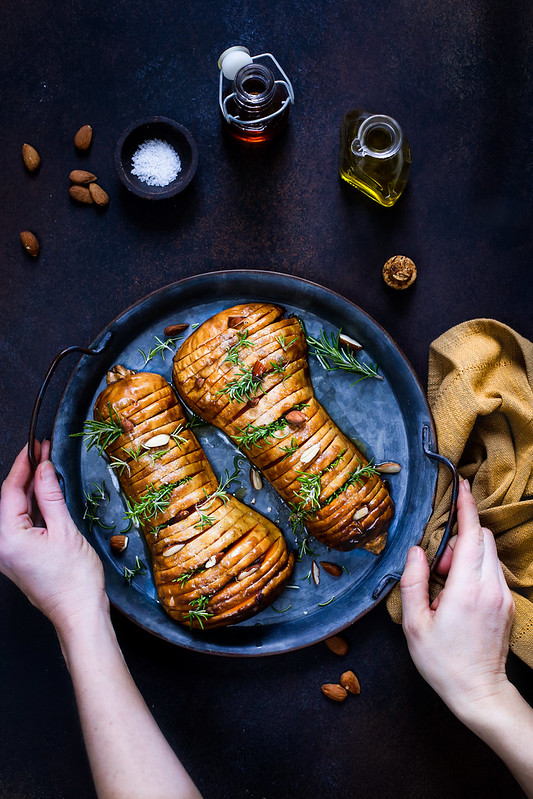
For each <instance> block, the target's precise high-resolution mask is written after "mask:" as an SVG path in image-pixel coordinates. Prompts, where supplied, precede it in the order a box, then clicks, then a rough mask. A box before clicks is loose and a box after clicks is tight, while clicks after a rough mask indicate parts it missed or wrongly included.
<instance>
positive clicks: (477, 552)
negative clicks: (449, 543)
mask: <svg viewBox="0 0 533 799" xmlns="http://www.w3.org/2000/svg"><path fill="white" fill-rule="evenodd" d="M457 531H458V532H457V543H456V544H455V548H454V551H453V557H452V561H451V565H450V572H449V575H448V584H449V585H450V586H453V585H457V586H458V587H461V588H464V586H465V585H468V584H470V583H471V581H472V577H473V576H476V575H477V577H478V578H479V577H480V576H481V569H482V566H483V557H484V552H485V545H484V535H483V531H482V529H481V525H480V523H479V516H478V512H477V507H476V503H475V500H474V497H473V496H472V494H471V491H470V486H469V484H468V481H467V480H462V481H461V484H460V486H459V496H458V499H457Z"/></svg>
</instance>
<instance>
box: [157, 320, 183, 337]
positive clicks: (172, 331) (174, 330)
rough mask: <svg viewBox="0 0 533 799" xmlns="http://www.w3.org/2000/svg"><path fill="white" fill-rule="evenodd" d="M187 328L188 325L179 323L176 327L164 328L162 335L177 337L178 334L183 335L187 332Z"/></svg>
mask: <svg viewBox="0 0 533 799" xmlns="http://www.w3.org/2000/svg"><path fill="white" fill-rule="evenodd" d="M188 327H189V325H188V324H187V323H186V322H181V323H179V324H177V325H168V327H165V329H164V330H163V333H164V334H165V336H170V337H172V336H177V335H179V333H183V331H184V330H187V328H188Z"/></svg>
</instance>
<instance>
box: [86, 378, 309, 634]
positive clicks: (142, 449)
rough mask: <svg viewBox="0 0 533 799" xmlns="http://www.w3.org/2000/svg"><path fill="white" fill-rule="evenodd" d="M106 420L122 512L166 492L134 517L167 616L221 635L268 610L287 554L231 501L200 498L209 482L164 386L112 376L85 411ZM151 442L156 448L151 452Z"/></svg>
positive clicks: (266, 528)
mask: <svg viewBox="0 0 533 799" xmlns="http://www.w3.org/2000/svg"><path fill="white" fill-rule="evenodd" d="M110 414H111V416H112V418H113V419H114V420H117V419H118V420H119V422H120V424H121V426H122V429H123V434H122V435H121V436H120V437H119V438H118V439H117V440H116V441H114V442H113V443H112V444H110V445H109V446H108V447H107V449H106V453H107V455H108V456H109V458H110V459H113V460H112V462H113V463H116V461H117V460H118V461H122V462H123V463H124V466H123V467H121V466H119V468H118V469H117V474H118V477H119V480H120V483H121V486H122V488H123V490H124V492H125V494H126V497H127V498H128V501H129V503H130V505H131V506H134V505H135V504H137V503H139V502H145V501H146V498H147V497H148V496H149V495H150V494H153V493H154V492H156V491H158V490H159V489H161V488H162V487H163V490H164V487H165V486H169V485H171V486H173V487H172V489H171V490H169V493H168V496H166V497H165V498H164V500H163V502H162V503H161V504H160V506H159V507H156V506H155V505H154V504H150V503H148V505H147V507H146V512H145V513H143V514H140V515H139V517H138V521H139V523H140V527H141V530H142V532H143V535H144V538H145V540H146V543H147V547H148V549H149V552H150V556H151V562H152V571H153V576H154V581H155V586H156V589H157V593H158V596H159V599H160V602H161V605H162V606H163V608H164V610H165V611H166V612H167V613H168V614H169V616H171V617H172V618H173V619H174V620H175V621H178V622H182V623H184V624H187V625H188V626H189V625H190V626H192V627H196V628H211V627H220V626H223V625H228V624H235V623H236V622H240V621H243V620H244V619H247V618H249V617H251V616H253V615H254V614H256V613H257V612H258V611H260V610H262V609H263V608H264V607H265V606H266V605H268V604H270V603H271V602H273V601H274V599H275V598H276V597H277V596H278V594H279V593H280V592H281V590H282V588H283V586H284V584H285V582H286V581H287V578H288V577H289V576H290V574H291V571H292V568H293V565H294V554H293V553H290V552H289V551H288V548H287V545H286V543H285V541H284V539H283V536H282V535H281V532H280V530H279V529H278V528H277V527H276V526H275V525H274V524H272V523H271V522H270V521H268V519H265V518H264V517H263V516H261V515H260V514H259V513H257V512H256V511H254V510H252V509H251V508H248V507H247V506H246V505H244V504H243V503H242V502H239V501H238V500H237V499H235V497H233V496H231V495H230V494H226V495H225V496H224V497H223V498H220V497H218V496H217V497H214V498H211V499H209V496H210V495H212V494H213V492H215V491H216V489H217V487H218V480H217V478H216V477H215V474H214V472H213V470H212V468H211V466H210V464H209V462H208V460H207V458H206V456H205V453H204V451H203V449H202V447H201V446H200V444H199V442H198V440H197V438H196V436H195V435H194V433H192V432H191V430H189V429H187V428H186V424H187V420H186V418H185V415H184V413H183V410H182V407H181V405H180V403H179V402H178V400H177V398H176V395H175V393H174V391H173V389H172V387H171V386H170V385H169V384H168V383H167V381H166V380H164V378H163V377H161V376H160V375H157V374H152V373H148V372H139V373H134V372H130V371H129V370H127V369H124V367H121V366H117V367H114V369H113V370H111V371H110V372H109V373H108V386H107V388H106V389H104V391H102V393H101V394H100V396H99V397H98V399H97V401H96V404H95V411H94V415H95V419H99V418H102V419H104V420H107V419H109V417H110ZM155 436H162V438H160V439H159V441H161V442H164V443H162V444H161V445H158V446H156V447H153V446H150V442H151V441H152V440H153V439H154V438H155ZM167 436H173V437H171V438H169V439H168V441H167V440H166V437H167ZM156 443H157V440H156ZM145 505H146V502H145ZM202 514H203V515H202ZM206 516H207V517H208V519H206Z"/></svg>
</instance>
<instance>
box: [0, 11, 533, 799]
mask: <svg viewBox="0 0 533 799" xmlns="http://www.w3.org/2000/svg"><path fill="white" fill-rule="evenodd" d="M230 5H231V6H233V8H231V9H228V6H230ZM2 13H3V19H2V33H1V34H0V35H1V38H2V48H1V52H0V103H1V114H2V147H1V148H0V166H1V171H0V175H1V180H0V193H1V198H2V213H1V218H2V222H1V225H2V227H1V232H2V235H1V246H2V282H1V287H0V314H1V316H0V318H1V319H2V341H1V354H2V367H3V368H2V373H3V380H2V392H1V398H0V403H1V409H2V420H1V428H0V429H1V433H0V435H1V440H2V447H1V452H0V458H1V466H0V474H1V476H2V477H3V476H4V475H5V473H6V472H7V469H8V467H9V465H10V463H11V461H12V459H13V457H14V455H15V454H16V452H17V451H18V450H19V449H20V447H21V446H22V444H23V442H24V440H25V436H26V430H27V426H28V421H29V416H30V412H31V407H32V404H33V400H34V396H35V393H36V391H37V388H38V386H39V384H40V381H41V379H42V377H43V375H44V372H45V370H46V368H47V366H48V363H49V362H50V360H51V358H52V357H53V356H54V354H55V353H56V352H57V351H58V350H59V349H61V348H62V347H63V346H65V345H67V344H72V343H81V344H86V343H88V342H89V341H91V340H92V339H93V338H94V337H95V335H96V334H97V333H98V331H99V330H100V329H101V328H102V327H104V326H105V325H106V324H107V323H108V322H109V321H110V320H111V319H112V318H113V317H114V316H116V315H117V314H118V313H120V312H121V311H122V310H123V309H124V308H126V307H127V306H129V305H130V304H131V303H132V302H134V301H136V300H138V299H140V298H142V297H143V296H145V295H146V294H147V293H149V292H150V291H152V290H154V289H157V288H160V287H161V286H164V285H165V284H167V283H170V282H173V281H175V280H178V279H180V278H182V277H187V276H190V275H194V274H196V273H200V272H209V271H214V270H217V269H232V268H264V269H271V270H275V271H280V272H288V273H290V274H294V275H299V276H301V277H305V278H309V279H311V280H315V281H317V282H319V283H322V284H324V285H326V286H328V287H330V288H332V289H334V290H336V291H338V292H340V293H341V294H344V295H345V296H346V297H348V298H349V299H351V300H353V301H354V302H356V303H357V304H359V305H360V306H361V307H362V308H364V309H365V310H366V311H367V312H368V313H370V314H371V315H372V316H373V317H374V318H375V319H376V320H377V321H378V322H380V323H381V324H382V325H383V326H384V327H385V328H386V329H387V330H388V331H389V332H390V334H391V335H392V336H393V337H394V338H395V340H396V341H397V343H398V344H399V345H400V347H401V348H402V349H403V350H404V351H405V353H406V354H407V356H408V358H409V359H410V360H411V362H412V363H413V365H414V367H415V369H416V371H417V373H418V375H419V376H420V378H421V379H422V381H425V379H426V369H427V366H426V364H427V353H428V347H429V344H430V342H431V341H432V340H433V339H434V338H435V337H436V336H438V335H439V334H440V333H442V332H443V331H444V330H446V329H447V328H449V327H450V326H452V325H454V324H456V323H458V322H461V321H463V320H465V319H468V318H472V317H477V316H488V317H494V318H496V319H499V320H500V321H502V322H505V323H507V324H509V325H511V326H512V327H514V328H515V329H516V330H517V331H518V332H520V333H521V334H522V335H524V336H526V337H529V338H531V336H532V335H533V331H532V314H531V307H532V305H531V301H532V299H533V291H532V275H533V271H532V263H531V242H532V236H531V215H530V211H531V203H530V197H531V184H532V180H533V175H532V172H533V169H532V163H533V159H532V157H531V136H532V132H533V125H532V113H531V109H532V106H533V96H532V91H531V89H532V82H531V54H532V53H531V50H532V42H533V6H531V4H530V2H529V0H516V1H514V2H513V1H511V2H503V0H500V1H499V2H493V3H491V4H490V6H489V4H486V3H484V2H481V0H473V2H470V3H468V4H463V3H457V2H454V1H453V0H439V2H426V3H419V2H415V0H403V2H401V1H400V0H388V1H387V0H376V2H374V3H364V2H362V0H355V2H354V1H353V0H339V2H327V0H308V1H307V2H305V3H304V2H301V0H292V1H288V2H285V3H275V2H274V3H272V2H266V0H257V2H253V3H252V2H245V3H240V4H237V3H235V4H227V3H222V2H219V1H218V0H207V2H204V3H198V2H193V1H192V0H185V1H184V2H179V3H176V2H170V1H169V0H154V2H152V3H143V2H139V0H128V2H125V1H124V2H121V1H120V0H108V1H107V2H103V0H93V2H91V3H81V2H79V1H78V0H70V1H69V2H66V1H64V2H57V3H52V2H51V0H45V1H44V2H41V3H30V2H29V1H28V0H19V1H18V2H13V0H5V2H4V3H3V4H2ZM236 43H243V44H246V45H248V46H249V47H250V49H251V51H252V53H258V52H264V51H268V50H270V51H271V52H273V53H274V54H275V55H276V56H277V57H278V59H279V60H280V62H281V63H282V65H283V66H284V68H285V69H286V70H287V72H288V74H289V75H290V77H291V78H292V80H293V84H294V89H295V93H296V105H295V107H294V109H293V112H292V121H291V126H290V129H289V131H288V132H287V135H286V136H285V137H284V139H283V141H281V142H279V144H278V145H277V146H274V147H273V148H272V149H271V150H270V151H268V152H267V153H265V154H260V155H257V154H256V153H247V152H243V151H242V150H240V149H239V148H238V147H235V146H231V145H230V144H228V143H227V142H226V141H225V140H224V138H223V136H222V135H221V131H220V124H219V119H218V109H217V87H218V84H217V81H218V70H217V66H216V61H217V58H218V55H219V54H220V52H221V51H222V50H223V49H225V48H226V47H228V46H230V45H232V44H236ZM355 106H362V107H366V108H368V109H370V110H375V111H379V112H384V113H389V114H391V115H392V116H395V117H396V118H397V119H398V120H399V121H400V123H401V124H402V126H403V128H404V131H405V133H406V135H407V137H408V138H409V141H410V144H411V147H412V151H413V167H412V171H411V180H410V184H409V186H408V189H407V191H406V193H405V195H404V196H403V197H402V198H401V200H400V202H399V203H398V205H397V206H396V207H394V208H392V209H383V208H380V207H379V206H377V205H376V204H373V203H371V202H370V201H368V200H367V199H365V198H364V197H362V196H360V195H359V194H358V193H357V192H356V191H354V190H352V189H351V188H350V187H348V186H345V185H341V182H340V180H339V179H338V177H337V173H336V166H337V148H338V141H337V139H338V128H339V124H340V120H341V118H342V116H343V114H344V113H345V112H346V111H347V110H348V109H349V108H352V107H355ZM151 114H162V115H167V116H170V117H173V118H174V119H177V120H178V121H180V122H181V123H182V124H184V125H185V126H187V127H188V128H189V129H190V130H191V131H192V133H193V135H194V136H195V138H196V140H197V142H198V146H199V151H200V164H199V169H198V174H197V177H196V179H195V181H194V183H193V184H192V186H191V187H190V188H189V190H187V192H186V193H185V194H184V195H183V196H181V197H180V198H178V199H177V200H175V201H173V202H170V203H169V204H167V205H164V206H163V205H155V206H153V207H150V206H147V205H146V204H143V203H142V202H137V201H135V200H134V199H133V198H131V197H129V196H125V194H124V193H123V192H122V191H121V190H120V187H119V185H118V183H117V180H116V178H115V176H114V171H113V163H112V154H113V148H114V143H115V142H116V140H117V138H118V137H119V135H120V133H121V131H122V130H123V129H124V128H125V127H126V126H127V125H128V124H129V123H130V122H131V121H132V120H134V119H136V118H140V117H143V116H147V115H151ZM84 123H89V124H91V125H92V126H93V128H94V142H93V146H92V149H91V150H90V152H89V153H88V155H86V156H85V157H81V156H79V155H78V154H76V153H75V151H74V147H73V144H72V139H73V135H74V133H75V132H76V130H77V129H78V128H79V127H80V125H82V124H84ZM24 141H28V142H30V143H32V144H34V145H35V146H36V147H37V149H38V150H39V152H40V153H41V156H42V159H43V163H42V167H41V170H40V172H39V174H37V175H35V176H31V175H29V174H28V173H27V172H26V171H25V169H24V167H23V165H22V161H21V157H20V148H21V145H22V143H23V142H24ZM83 167H85V168H89V169H90V170H92V171H94V172H95V173H96V174H97V175H98V176H99V178H100V182H101V184H102V185H103V186H104V188H106V189H107V190H108V192H109V194H110V197H111V203H110V206H109V208H108V209H107V210H106V211H105V212H103V213H101V212H98V211H97V210H96V209H94V208H86V207H76V206H74V205H73V204H72V203H71V201H70V200H69V196H68V185H69V184H68V173H69V171H70V170H71V169H74V168H83ZM24 229H30V230H33V231H34V232H35V233H36V234H37V235H38V237H39V239H40V241H41V246H42V251H41V255H40V256H39V259H38V260H37V261H36V262H33V261H31V260H30V259H29V258H28V257H27V256H26V255H25V254H24V252H23V251H22V249H21V246H20V242H19V232H20V231H21V230H24ZM397 253H402V254H408V255H410V256H411V257H412V258H413V259H414V260H415V261H416V263H417V265H418V268H419V278H418V281H417V283H416V285H415V286H414V287H413V288H412V289H411V290H409V292H408V293H406V294H405V295H400V294H397V293H394V292H392V291H390V290H388V289H387V288H386V287H385V286H384V284H383V283H382V280H381V277H380V269H381V265H382V264H383V262H384V261H385V260H386V259H387V258H388V257H389V256H391V255H394V254H397ZM72 367H73V364H72V363H69V364H68V365H64V366H63V367H61V369H60V370H59V374H58V376H57V378H56V379H55V380H54V384H53V387H52V389H51V390H50V393H49V396H48V397H47V400H46V402H45V406H44V409H43V413H42V417H41V422H40V433H41V434H43V435H44V434H49V433H50V430H51V426H52V419H53V413H54V408H55V405H56V404H57V400H58V397H59V394H60V385H61V383H62V381H64V380H65V379H66V377H67V376H68V373H69V371H70V369H71V368H72ZM0 592H1V600H0V607H1V609H2V612H1V616H0V640H1V642H2V653H1V657H0V670H1V685H2V694H1V699H0V751H1V752H2V755H1V757H0V797H2V799H4V797H6V799H7V798H8V797H9V799H19V798H20V799H22V797H24V798H26V797H28V798H29V799H34V798H35V799H61V798H62V797H65V799H69V798H70V797H74V796H76V797H78V798H79V799H84V798H85V797H93V796H94V793H93V789H92V786H91V780H90V775H89V771H88V767H87V764H86V759H85V754H84V750H83V744H82V740H81V735H80V733H79V728H78V722H77V717H76V711H75V706H74V702H73V696H72V691H71V687H70V683H69V679H68V675H67V672H66V670H65V667H64V665H63V662H62V658H61V655H60V652H59V647H58V645H57V643H56V640H55V636H54V633H53V630H52V629H51V627H50V625H49V624H48V623H47V622H45V621H44V620H43V619H42V617H41V616H40V614H39V613H38V612H37V611H35V610H34V609H33V608H32V607H31V606H30V605H29V603H28V602H27V601H26V600H25V599H24V598H23V597H22V596H21V595H20V594H19V593H18V592H17V591H16V589H15V588H13V587H12V586H11V585H10V584H8V583H7V581H5V580H4V579H2V580H1V582H0ZM114 619H115V623H116V627H117V632H118V636H119V640H120V643H121V646H122V647H123V650H124V653H125V655H126V658H127V661H128V663H129V665H130V667H131V670H132V672H133V675H134V677H135V679H136V680H137V682H138V684H139V687H140V689H141V691H142V692H143V694H144V696H145V697H146V699H147V701H148V704H149V706H150V707H151V708H152V710H153V712H154V715H155V717H156V719H157V720H158V722H159V723H160V724H161V726H162V728H163V730H164V732H165V733H166V734H167V735H168V737H169V739H170V740H171V742H172V744H173V745H175V747H176V749H177V751H178V752H179V753H180V756H181V757H182V759H183V761H184V763H185V765H186V766H187V768H189V769H190V771H191V773H192V776H193V778H194V779H195V780H196V781H197V783H198V785H199V786H200V788H201V789H202V791H203V792H204V794H205V797H206V799H226V798H227V799H230V797H231V799H235V798H236V797H237V798H240V797H253V799H262V798H263V797H264V798H265V799H278V798H279V799H285V797H287V798H288V797H294V798H295V799H296V798H297V797H304V796H305V797H308V796H323V797H351V796H355V795H357V796H360V797H379V798H380V799H381V798H383V799H386V797H395V798H396V799H417V798H418V797H432V799H449V797H454V798H456V799H461V798H462V797H465V799H466V797H472V796H488V797H493V796H498V797H499V796H503V795H505V796H507V797H518V796H521V795H522V794H521V792H520V790H519V789H518V787H517V786H516V784H515V783H514V781H513V780H512V778H511V777H510V775H509V774H508V773H507V771H506V769H505V768H504V767H503V765H502V764H501V763H500V761H499V760H498V759H497V758H496V757H495V756H494V755H493V754H492V753H491V752H490V751H489V750H488V749H487V748H486V747H485V746H484V745H483V744H481V743H480V742H479V741H478V740H476V739H475V738H474V736H473V735H471V734H470V733H469V732H468V731H467V730H466V729H465V728H463V727H462V726H461V725H460V724H459V722H457V721H456V720H455V719H454V718H453V716H452V715H451V714H450V713H449V712H448V711H447V709H446V708H445V707H444V706H443V705H442V703H441V702H440V700H439V699H438V698H437V697H436V696H435V694H434V693H433V692H432V691H431V689H429V688H428V687H427V686H426V685H425V683H424V682H423V681H422V679H421V678H420V677H419V676H418V674H417V673H416V671H415V669H414V667H413V665H412V664H411V662H410V660H409V656H408V653H407V649H406V646H405V642H404V639H403V635H402V632H401V630H400V629H399V628H398V627H396V626H395V625H393V624H392V623H391V622H390V621H389V619H388V616H387V614H386V610H385V608H384V606H383V605H380V606H379V607H378V608H377V609H376V610H374V611H373V612H371V613H370V614H369V615H368V616H366V617H365V618H364V619H363V620H362V621H360V622H358V623H357V624H356V625H355V626H354V627H352V628H351V629H349V630H348V631H347V632H346V637H347V639H348V640H349V642H350V645H351V648H350V652H349V654H348V655H347V656H346V657H345V658H343V659H338V658H336V657H335V656H333V655H332V654H331V653H330V652H329V651H328V650H327V649H326V647H325V646H324V645H323V644H320V645H316V646H314V647H311V648H310V649H308V650H304V651H301V652H296V653H292V654H289V655H285V656H280V657H276V658H267V659H263V660H253V661H246V660H224V659H215V658H209V657H206V656H200V655H196V654H194V653H189V652H183V651H181V650H179V649H177V648H173V647H172V646H170V645H168V644H166V643H164V642H161V641H159V640H156V639H155V638H153V637H151V636H150V635H148V634H146V633H144V632H142V631H141V630H139V629H137V628H135V627H134V626H133V625H131V624H130V623H129V622H127V621H126V620H124V619H123V618H121V617H120V616H119V615H118V614H115V616H114ZM348 667H352V668H353V669H354V670H355V671H356V673H357V674H358V675H359V677H360V680H361V685H362V691H361V695H360V697H357V698H351V699H350V701H347V702H346V703H345V704H344V705H335V704H333V703H330V702H328V701H327V700H326V699H325V698H324V697H323V696H322V695H321V693H320V685H321V684H322V683H323V682H327V681H331V680H333V681H334V680H336V679H337V678H338V675H339V674H340V672H341V671H343V670H344V669H345V668H348ZM509 672H510V676H511V678H512V679H513V681H514V682H515V683H516V685H517V686H518V687H519V688H520V689H521V690H522V692H524V693H525V694H526V695H527V696H528V698H529V700H530V701H531V699H532V695H533V690H532V680H531V672H530V671H529V669H527V668H526V667H525V666H524V665H523V664H522V663H520V662H519V661H518V660H516V659H515V658H513V657H511V658H510V660H509ZM132 745H140V747H141V751H142V741H141V742H133V741H132Z"/></svg>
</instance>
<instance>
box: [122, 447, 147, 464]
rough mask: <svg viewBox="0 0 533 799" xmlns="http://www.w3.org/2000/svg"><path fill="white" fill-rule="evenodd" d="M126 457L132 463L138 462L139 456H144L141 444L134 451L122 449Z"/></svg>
mask: <svg viewBox="0 0 533 799" xmlns="http://www.w3.org/2000/svg"><path fill="white" fill-rule="evenodd" d="M122 449H123V450H124V452H125V453H126V455H128V456H129V457H130V458H131V459H132V460H133V461H138V460H139V458H140V457H141V455H145V454H146V451H145V450H143V446H142V444H139V446H138V447H137V448H136V449H134V448H133V447H122Z"/></svg>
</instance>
